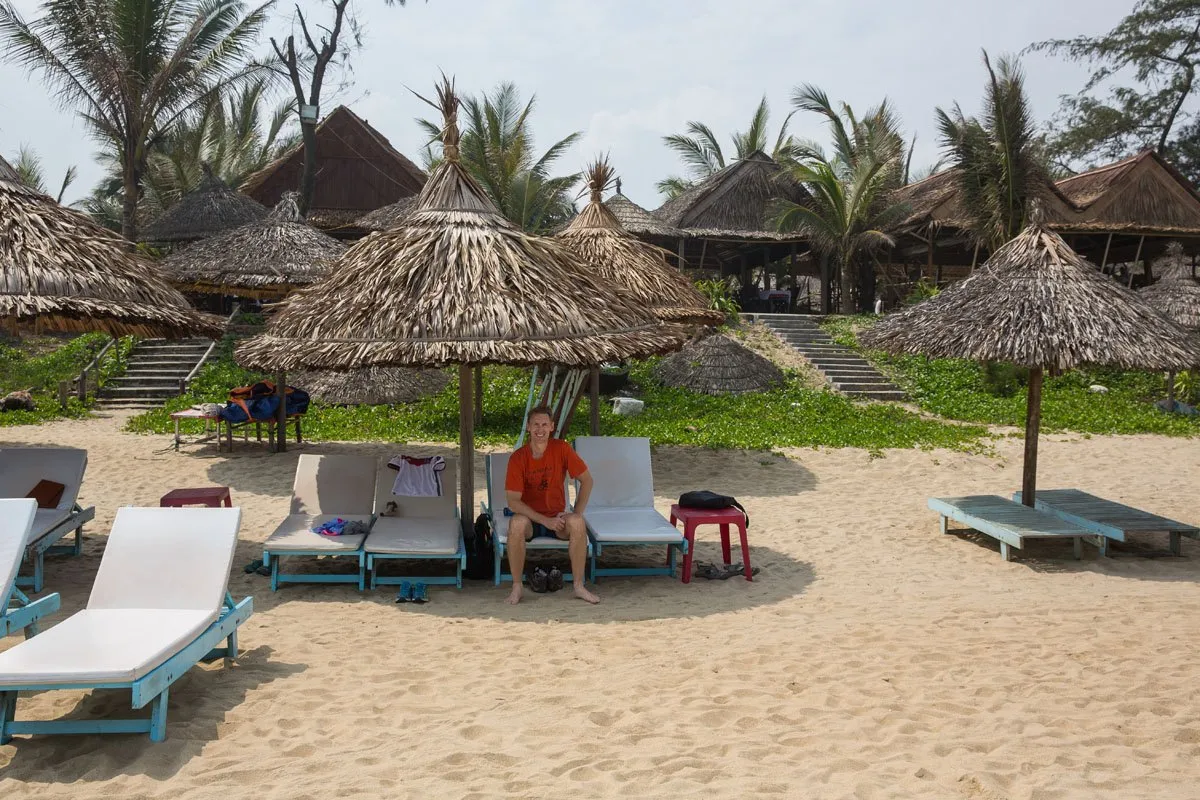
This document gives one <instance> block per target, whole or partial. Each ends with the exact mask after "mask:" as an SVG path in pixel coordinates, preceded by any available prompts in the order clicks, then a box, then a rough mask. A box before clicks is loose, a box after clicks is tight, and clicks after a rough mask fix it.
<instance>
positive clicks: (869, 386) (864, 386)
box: [833, 380, 899, 394]
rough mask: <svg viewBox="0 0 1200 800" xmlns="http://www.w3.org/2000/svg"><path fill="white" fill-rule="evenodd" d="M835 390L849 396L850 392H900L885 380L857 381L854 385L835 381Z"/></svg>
mask: <svg viewBox="0 0 1200 800" xmlns="http://www.w3.org/2000/svg"><path fill="white" fill-rule="evenodd" d="M833 388H835V389H837V390H838V391H839V392H845V393H847V394H848V393H850V392H866V391H879V390H883V391H892V390H896V391H899V390H897V389H896V387H895V386H893V385H892V384H891V383H890V382H888V381H885V380H879V381H855V382H853V383H849V382H847V383H843V382H841V381H834V382H833Z"/></svg>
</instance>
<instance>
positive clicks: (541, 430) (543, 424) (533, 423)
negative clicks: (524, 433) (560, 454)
mask: <svg viewBox="0 0 1200 800" xmlns="http://www.w3.org/2000/svg"><path fill="white" fill-rule="evenodd" d="M553 432H554V423H552V422H551V421H550V417H549V415H547V414H534V415H533V416H532V417H530V418H529V438H530V439H532V440H533V441H535V442H546V441H549V440H550V434H552V433H553Z"/></svg>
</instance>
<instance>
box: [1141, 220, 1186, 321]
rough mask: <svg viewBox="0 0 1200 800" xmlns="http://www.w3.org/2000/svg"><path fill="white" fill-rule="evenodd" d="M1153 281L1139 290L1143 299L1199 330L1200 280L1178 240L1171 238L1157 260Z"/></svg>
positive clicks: (1176, 319) (1164, 312)
mask: <svg viewBox="0 0 1200 800" xmlns="http://www.w3.org/2000/svg"><path fill="white" fill-rule="evenodd" d="M1152 269H1153V272H1154V274H1155V275H1157V276H1159V277H1158V282H1157V283H1154V284H1152V285H1150V286H1147V287H1146V288H1144V289H1142V290H1141V291H1139V292H1138V294H1139V295H1141V297H1142V299H1143V300H1145V301H1146V302H1147V303H1149V304H1150V305H1152V306H1154V307H1155V308H1157V309H1158V310H1159V311H1161V312H1162V313H1163V314H1165V315H1166V316H1168V317H1170V318H1171V319H1172V320H1174V321H1175V324H1177V325H1179V326H1181V327H1183V328H1187V329H1188V330H1190V331H1194V332H1200V281H1198V280H1196V279H1195V278H1194V277H1193V276H1192V259H1191V257H1190V256H1187V255H1185V254H1184V252H1183V245H1182V244H1180V243H1179V242H1168V243H1167V247H1166V251H1165V252H1164V253H1163V255H1162V256H1161V257H1159V258H1158V259H1156V260H1155V262H1154V264H1153V266H1152Z"/></svg>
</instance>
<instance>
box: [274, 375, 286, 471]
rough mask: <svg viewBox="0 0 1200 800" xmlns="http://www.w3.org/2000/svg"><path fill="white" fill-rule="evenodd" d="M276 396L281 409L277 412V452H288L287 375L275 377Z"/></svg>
mask: <svg viewBox="0 0 1200 800" xmlns="http://www.w3.org/2000/svg"><path fill="white" fill-rule="evenodd" d="M275 396H276V397H278V398H279V409H278V410H277V411H276V412H275V435H276V436H277V437H278V444H276V445H275V450H276V452H279V453H284V452H287V373H286V372H280V373H279V374H278V375H276V376H275Z"/></svg>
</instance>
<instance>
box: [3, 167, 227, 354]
mask: <svg viewBox="0 0 1200 800" xmlns="http://www.w3.org/2000/svg"><path fill="white" fill-rule="evenodd" d="M0 318H2V319H3V320H4V321H5V324H6V326H7V327H8V328H9V329H10V330H12V331H14V332H16V331H19V330H21V329H22V328H31V329H33V330H36V331H62V332H75V331H78V332H84V331H104V332H106V333H109V334H111V335H113V336H126V335H134V336H143V337H159V336H162V337H167V338H178V337H188V336H218V335H220V331H221V326H222V323H221V321H220V320H219V319H218V318H216V317H212V316H210V315H208V314H201V313H199V312H197V311H194V310H192V308H191V307H189V306H188V302H187V300H186V299H185V298H184V296H183V295H181V294H180V293H179V292H177V291H176V290H175V289H173V288H171V287H170V286H169V285H168V284H167V282H166V280H165V279H164V278H163V277H162V275H161V273H160V271H159V270H158V268H157V266H156V265H154V264H153V263H152V262H150V261H148V260H147V259H145V258H143V257H142V256H139V255H137V254H136V253H134V252H132V251H131V250H130V244H129V242H127V241H126V240H124V239H122V238H121V237H120V236H118V235H117V234H115V233H113V232H112V231H109V230H106V229H104V228H101V227H100V226H99V225H97V224H96V223H94V222H93V221H92V220H91V218H89V217H88V216H86V215H84V214H81V213H79V212H78V211H73V210H71V209H69V208H64V207H63V206H61V205H59V204H58V203H56V202H54V200H52V199H51V198H49V197H47V196H46V195H43V194H41V193H39V192H36V191H34V190H33V189H31V188H29V187H28V186H26V185H25V184H24V183H22V182H21V181H20V179H19V178H18V176H17V173H16V170H14V169H13V168H12V166H11V165H9V164H8V163H7V162H6V161H4V159H2V158H0Z"/></svg>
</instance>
